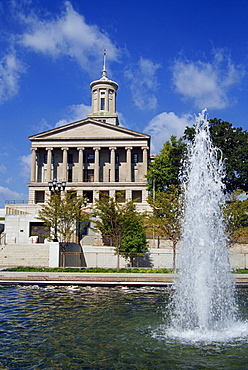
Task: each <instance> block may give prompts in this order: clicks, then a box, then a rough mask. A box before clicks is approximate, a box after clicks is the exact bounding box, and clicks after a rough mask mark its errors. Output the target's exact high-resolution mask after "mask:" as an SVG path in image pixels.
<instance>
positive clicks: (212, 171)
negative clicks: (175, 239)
mask: <svg viewBox="0 0 248 370" xmlns="http://www.w3.org/2000/svg"><path fill="white" fill-rule="evenodd" d="M195 131H196V134H195V138H194V141H193V142H192V143H191V144H190V145H189V147H188V153H187V159H186V160H185V162H184V164H183V168H182V173H181V180H182V193H183V197H184V214H183V221H182V239H181V242H180V257H179V266H180V270H179V276H178V279H177V280H176V281H175V290H174V294H173V296H172V301H171V303H170V304H169V311H170V327H169V329H168V332H167V334H168V335H169V336H174V337H178V338H184V339H185V338H187V339H189V340H191V339H192V340H195V339H196V338H198V339H199V340H209V341H211V340H218V338H219V340H221V341H222V340H226V339H228V337H236V336H239V335H240V330H241V331H242V332H243V329H241V328H240V325H241V326H242V325H243V324H242V323H241V322H239V318H238V316H239V315H238V306H237V303H236V300H235V286H234V281H233V278H232V275H231V270H230V265H229V255H228V248H227V238H226V235H225V225H224V220H223V215H222V211H223V206H224V203H225V195H224V185H223V182H222V180H223V176H224V169H223V162H222V160H221V156H218V152H219V151H218V149H217V148H215V147H214V146H213V144H212V141H211V137H210V132H209V123H208V120H207V118H206V110H203V111H202V112H201V113H200V114H199V116H198V117H197V118H196V124H195ZM219 157H220V159H218V158H219Z"/></svg>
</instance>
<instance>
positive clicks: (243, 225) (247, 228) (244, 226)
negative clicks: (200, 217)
mask: <svg viewBox="0 0 248 370" xmlns="http://www.w3.org/2000/svg"><path fill="white" fill-rule="evenodd" d="M243 196H244V192H243V191H242V190H239V189H238V190H236V191H234V192H233V193H231V194H229V195H228V197H227V201H226V207H225V208H224V217H225V221H226V230H227V235H228V240H229V244H230V245H233V244H235V243H237V242H247V241H248V199H242V198H243Z"/></svg>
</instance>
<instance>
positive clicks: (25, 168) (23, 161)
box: [20, 154, 32, 180]
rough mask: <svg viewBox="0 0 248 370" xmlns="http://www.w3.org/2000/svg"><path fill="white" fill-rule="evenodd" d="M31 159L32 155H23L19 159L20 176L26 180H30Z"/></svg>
mask: <svg viewBox="0 0 248 370" xmlns="http://www.w3.org/2000/svg"><path fill="white" fill-rule="evenodd" d="M31 158H32V154H28V155H23V156H21V157H20V165H21V176H22V177H24V178H25V179H27V180H29V179H30V168H31Z"/></svg>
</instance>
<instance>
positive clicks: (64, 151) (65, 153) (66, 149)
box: [61, 148, 69, 181]
mask: <svg viewBox="0 0 248 370" xmlns="http://www.w3.org/2000/svg"><path fill="white" fill-rule="evenodd" d="M61 150H63V166H62V168H63V169H62V180H65V181H67V180H68V179H67V162H68V159H67V154H68V150H69V148H61Z"/></svg>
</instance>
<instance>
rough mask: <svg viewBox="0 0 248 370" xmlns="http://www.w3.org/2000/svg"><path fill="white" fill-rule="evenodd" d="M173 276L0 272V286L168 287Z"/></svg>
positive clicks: (247, 278)
mask: <svg viewBox="0 0 248 370" xmlns="http://www.w3.org/2000/svg"><path fill="white" fill-rule="evenodd" d="M234 278H235V282H236V283H237V284H238V285H242V286H248V274H247V275H246V274H235V275H234ZM174 279H176V275H174V274H155V273H154V274H153V273H149V274H146V273H140V274H139V273H83V272H78V273H70V272H65V273H63V272H12V271H0V285H4V284H28V285H29V284H37V285H49V284H51V285H91V286H97V285H100V286H118V285H125V286H169V285H172V284H173V280H174Z"/></svg>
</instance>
